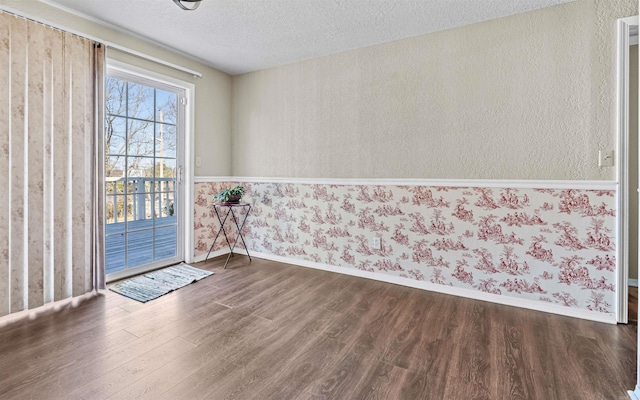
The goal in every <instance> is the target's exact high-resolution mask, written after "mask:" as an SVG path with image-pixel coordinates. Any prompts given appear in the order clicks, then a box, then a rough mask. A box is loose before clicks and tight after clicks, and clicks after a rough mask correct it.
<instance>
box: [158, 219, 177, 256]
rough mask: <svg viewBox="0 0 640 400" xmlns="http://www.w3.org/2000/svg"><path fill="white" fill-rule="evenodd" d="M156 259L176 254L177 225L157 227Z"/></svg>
mask: <svg viewBox="0 0 640 400" xmlns="http://www.w3.org/2000/svg"><path fill="white" fill-rule="evenodd" d="M155 236H156V237H155V243H156V254H155V259H156V260H162V259H163V258H170V257H175V256H176V227H175V226H165V227H162V228H156V229H155Z"/></svg>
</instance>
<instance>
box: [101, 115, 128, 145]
mask: <svg viewBox="0 0 640 400" xmlns="http://www.w3.org/2000/svg"><path fill="white" fill-rule="evenodd" d="M104 134H105V152H106V153H107V154H124V153H125V150H126V138H127V120H126V119H125V118H122V117H116V116H113V115H108V116H107V118H106V119H105V127H104Z"/></svg>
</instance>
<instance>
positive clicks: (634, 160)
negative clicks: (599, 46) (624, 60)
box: [629, 45, 638, 279]
mask: <svg viewBox="0 0 640 400" xmlns="http://www.w3.org/2000/svg"><path fill="white" fill-rule="evenodd" d="M629 150H630V151H629V182H631V184H630V187H629V278H631V279H638V192H637V191H636V190H635V189H636V188H637V187H638V186H637V182H638V45H633V46H630V47H629ZM634 182H635V183H634Z"/></svg>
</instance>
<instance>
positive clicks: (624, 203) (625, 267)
mask: <svg viewBox="0 0 640 400" xmlns="http://www.w3.org/2000/svg"><path fill="white" fill-rule="evenodd" d="M634 25H635V26H637V25H638V17H637V16H635V17H629V18H621V19H619V20H618V27H617V31H618V41H617V43H618V51H617V80H616V82H617V92H618V99H617V100H618V101H617V111H616V120H617V124H616V125H617V137H618V151H617V153H618V183H619V188H620V190H619V191H618V238H619V241H618V255H617V257H618V284H617V303H618V304H617V307H616V309H617V316H616V319H617V320H618V322H620V323H627V313H628V296H629V288H628V284H629V257H628V254H627V251H628V249H629V220H628V218H626V216H627V215H628V214H629V201H628V197H629V193H630V192H629V191H630V190H636V188H637V182H636V183H632V182H629V111H628V109H629V45H630V31H631V26H634Z"/></svg>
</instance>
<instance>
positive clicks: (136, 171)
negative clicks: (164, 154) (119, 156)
mask: <svg viewBox="0 0 640 400" xmlns="http://www.w3.org/2000/svg"><path fill="white" fill-rule="evenodd" d="M127 176H128V177H129V178H137V177H147V178H153V158H151V157H127ZM140 184H141V185H142V183H140Z"/></svg>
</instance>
